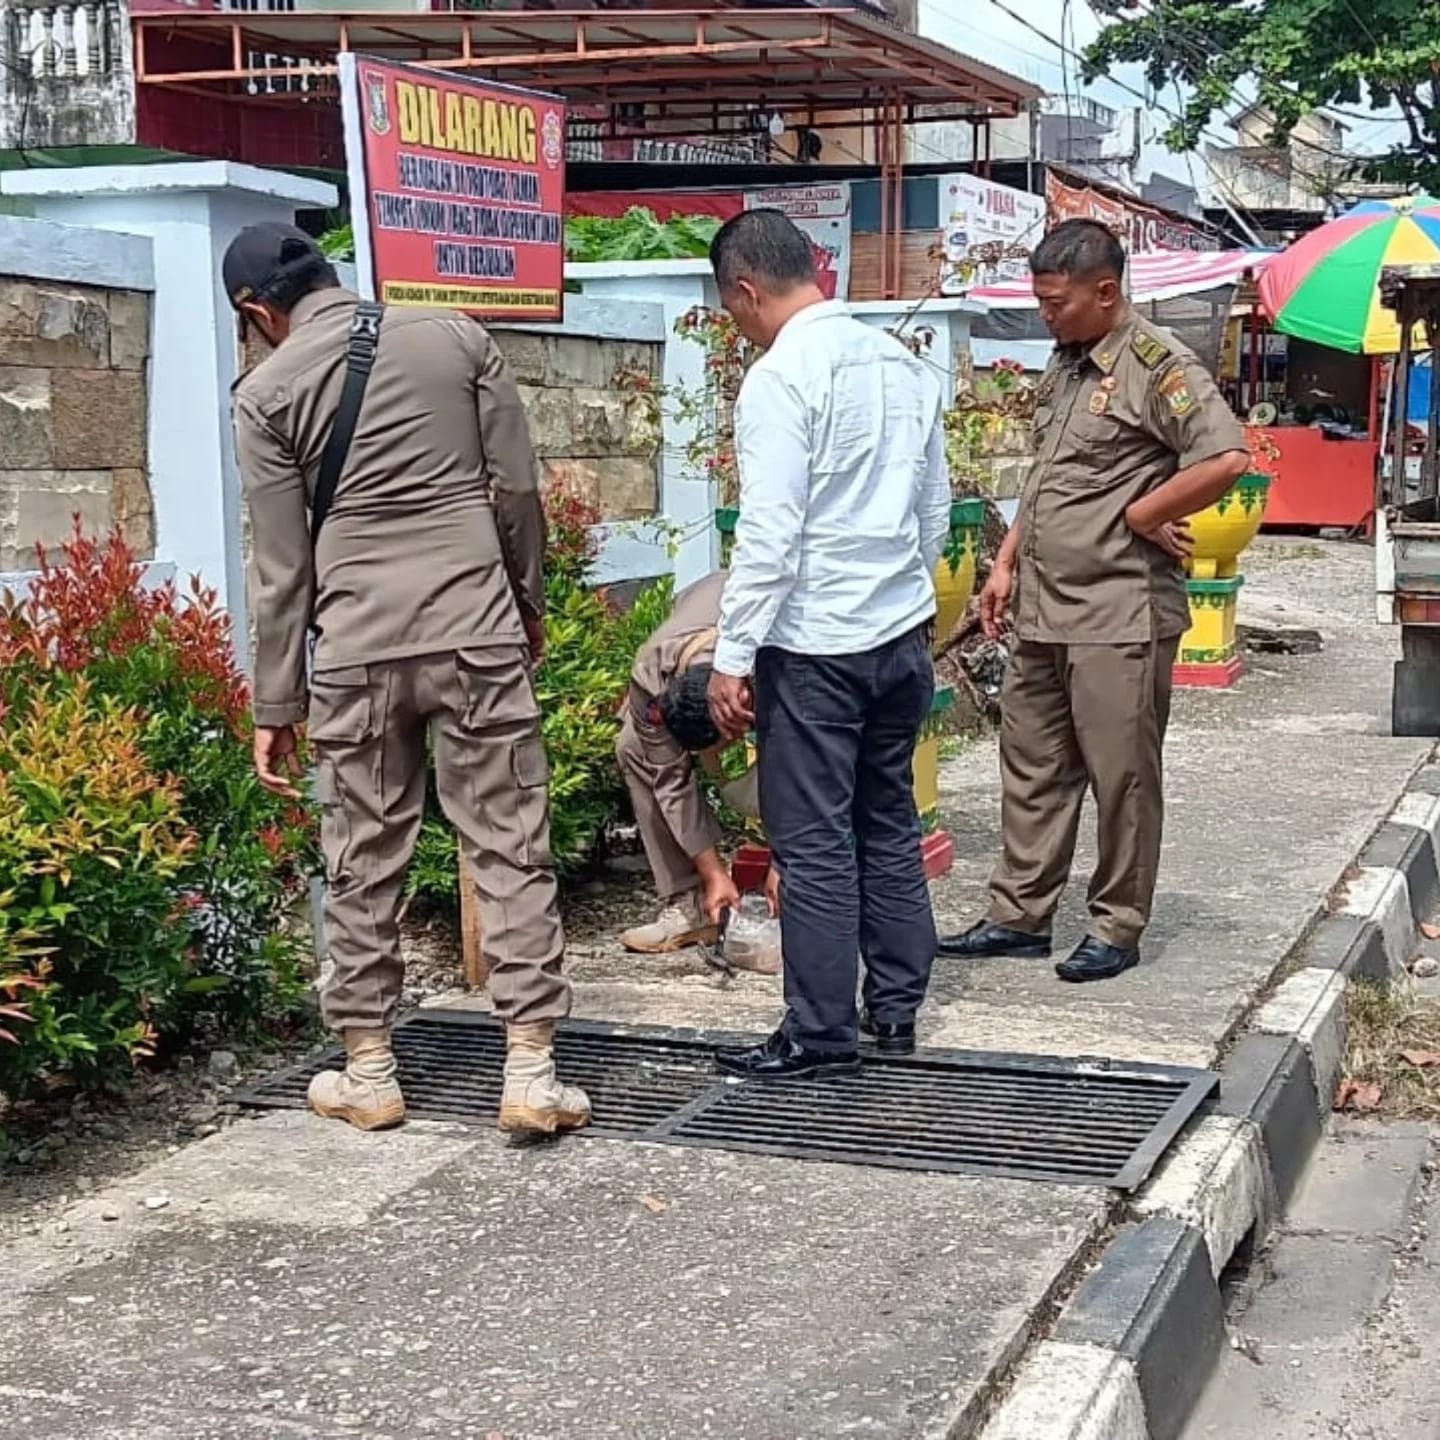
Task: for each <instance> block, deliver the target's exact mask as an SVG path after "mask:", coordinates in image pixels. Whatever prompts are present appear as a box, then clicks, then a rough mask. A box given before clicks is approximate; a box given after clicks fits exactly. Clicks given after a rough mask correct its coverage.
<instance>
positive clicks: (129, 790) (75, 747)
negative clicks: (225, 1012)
mask: <svg viewBox="0 0 1440 1440" xmlns="http://www.w3.org/2000/svg"><path fill="white" fill-rule="evenodd" d="M142 734H143V721H142V720H141V718H140V716H139V715H138V714H137V713H136V712H135V711H133V710H124V709H121V708H120V706H119V705H117V704H116V703H115V702H114V701H113V700H106V699H102V698H100V697H97V696H96V695H95V693H94V690H93V688H92V686H91V685H90V683H89V682H88V681H86V680H84V679H81V680H79V681H77V682H76V683H75V684H73V685H69V686H67V685H63V684H41V685H39V686H38V687H36V688H35V689H34V690H33V691H32V692H31V694H30V695H29V696H28V698H27V700H26V703H25V707H24V710H23V712H22V713H19V714H16V713H14V712H12V713H11V714H10V715H9V716H7V723H6V726H5V729H4V731H3V732H0V812H3V813H0V856H3V857H4V864H5V873H6V882H7V885H6V891H5V896H4V901H5V903H4V913H5V916H6V919H5V923H4V929H5V930H6V932H7V933H8V934H9V935H11V936H28V937H30V938H31V941H32V950H33V949H35V948H40V947H43V950H44V952H45V953H44V959H43V961H42V962H41V964H40V965H39V967H38V968H37V970H36V971H35V972H34V973H33V974H32V975H31V976H30V980H31V984H30V985H29V987H28V992H29V993H28V994H27V995H26V996H25V1009H24V1014H25V1019H24V1023H23V1024H21V1025H19V1026H16V1027H12V1028H11V1029H10V1031H9V1040H8V1041H7V1043H5V1044H4V1045H3V1046H0V1090H4V1091H5V1092H6V1093H9V1094H15V1093H23V1090H24V1088H25V1086H26V1084H27V1082H29V1081H31V1080H34V1079H36V1078H38V1077H40V1076H42V1075H44V1074H46V1073H65V1074H68V1075H69V1076H71V1077H72V1078H75V1079H78V1080H81V1081H89V1082H92V1083H93V1082H98V1081H103V1080H106V1079H109V1078H110V1077H111V1076H112V1075H113V1074H114V1073H116V1072H117V1071H118V1070H123V1069H125V1068H128V1066H129V1064H130V1062H131V1060H132V1059H133V1058H134V1057H136V1056H141V1055H145V1054H149V1053H151V1052H152V1050H153V1047H154V1045H155V1043H156V1041H157V1039H158V1037H159V1034H160V1031H161V1027H164V1026H165V1025H166V1024H167V1023H170V1022H173V1020H174V1018H175V1016H176V1014H177V1013H178V1012H179V1011H180V1010H182V1009H183V1008H184V999H185V996H186V994H187V993H188V990H187V987H189V986H191V984H192V982H193V980H194V978H195V972H194V965H193V961H194V949H193V941H192V932H191V927H190V925H189V924H188V923H187V922H186V918H185V913H184V907H183V901H182V898H181V897H182V895H183V879H182V877H183V876H184V874H185V871H186V868H187V865H188V863H189V860H190V857H191V856H192V855H193V853H194V851H195V849H196V845H197V840H196V836H195V835H194V833H193V832H192V831H191V830H190V829H189V827H188V826H186V824H185V822H184V818H183V816H182V815H181V812H180V796H179V789H178V786H176V784H175V783H174V782H173V781H171V780H169V779H168V778H166V779H161V778H158V777H157V776H156V775H155V774H154V772H153V771H152V770H151V768H150V766H149V764H148V762H147V760H146V758H145V755H144V752H143V749H142V747H141V736H142ZM11 963H12V966H13V959H12V962H11ZM20 978H21V977H19V976H18V975H17V974H16V972H15V970H14V969H13V968H12V969H11V972H10V974H8V975H6V976H5V983H6V986H7V989H13V988H14V987H15V985H16V983H17V981H18V980H19V979H20ZM15 1018H17V1017H16V1016H15V1014H14V1013H12V1014H11V1019H12V1020H13V1019H15Z"/></svg>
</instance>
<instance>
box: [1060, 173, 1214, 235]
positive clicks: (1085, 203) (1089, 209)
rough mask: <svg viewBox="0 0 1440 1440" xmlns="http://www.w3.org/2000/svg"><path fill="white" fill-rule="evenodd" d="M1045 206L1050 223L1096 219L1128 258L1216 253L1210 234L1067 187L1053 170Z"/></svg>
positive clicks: (1144, 209) (1139, 207) (1086, 190)
mask: <svg viewBox="0 0 1440 1440" xmlns="http://www.w3.org/2000/svg"><path fill="white" fill-rule="evenodd" d="M1045 204H1046V207H1047V208H1048V209H1049V212H1050V224H1051V225H1058V224H1059V223H1060V222H1061V221H1062V220H1077V219H1079V220H1098V221H1099V222H1100V223H1101V224H1102V225H1106V226H1108V227H1109V228H1110V229H1111V230H1113V231H1114V232H1115V233H1116V235H1118V236H1119V237H1120V240H1121V243H1122V244H1123V245H1124V246H1125V249H1126V250H1127V251H1128V252H1129V253H1130V254H1132V255H1142V254H1145V253H1147V252H1148V251H1151V250H1218V249H1219V248H1220V242H1219V241H1218V240H1217V239H1216V238H1215V237H1214V236H1212V235H1207V234H1206V233H1205V232H1204V231H1203V230H1199V229H1197V228H1196V227H1195V226H1194V225H1187V224H1186V223H1185V222H1184V221H1183V220H1172V219H1171V218H1170V217H1169V216H1168V215H1166V214H1164V213H1163V212H1162V211H1160V210H1153V209H1151V208H1150V207H1149V206H1148V205H1138V204H1132V203H1131V202H1129V201H1126V200H1119V199H1116V198H1115V197H1114V196H1111V195H1105V194H1102V193H1101V192H1100V191H1099V190H1092V189H1091V188H1090V187H1089V186H1088V185H1086V186H1083V187H1082V186H1078V185H1067V184H1066V183H1065V182H1064V181H1063V180H1061V179H1060V178H1059V177H1058V176H1057V175H1056V174H1055V173H1054V171H1047V172H1046V174H1045Z"/></svg>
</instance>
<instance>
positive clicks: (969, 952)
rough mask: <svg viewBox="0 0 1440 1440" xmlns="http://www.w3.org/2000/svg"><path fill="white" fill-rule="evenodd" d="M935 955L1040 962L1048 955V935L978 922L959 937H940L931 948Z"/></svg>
mask: <svg viewBox="0 0 1440 1440" xmlns="http://www.w3.org/2000/svg"><path fill="white" fill-rule="evenodd" d="M935 953H936V954H937V955H947V956H949V957H951V958H952V959H956V960H985V959H988V958H990V957H992V956H993V957H998V956H1005V957H1006V958H1008V959H1012V960H1044V959H1045V958H1046V956H1048V955H1049V954H1050V937H1049V936H1048V935H1031V934H1029V933H1028V932H1026V931H1024V930H1012V929H1011V928H1010V927H1009V926H1008V925H992V924H991V923H990V921H988V920H982V921H981V922H980V923H979V924H978V925H972V926H971V927H970V928H969V929H968V930H966V931H963V932H962V933H961V934H959V935H943V936H941V938H940V943H939V944H938V945H937V946H936V947H935Z"/></svg>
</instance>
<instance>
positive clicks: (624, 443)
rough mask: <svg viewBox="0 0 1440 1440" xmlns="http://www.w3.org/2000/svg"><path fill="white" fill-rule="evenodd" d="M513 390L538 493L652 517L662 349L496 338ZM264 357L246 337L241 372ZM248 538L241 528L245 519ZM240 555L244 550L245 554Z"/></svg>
mask: <svg viewBox="0 0 1440 1440" xmlns="http://www.w3.org/2000/svg"><path fill="white" fill-rule="evenodd" d="M491 333H492V334H493V335H494V337H495V341H496V343H497V344H498V345H499V346H500V349H501V351H502V352H503V353H504V355H505V359H506V360H507V361H508V362H509V365H510V368H511V370H512V371H513V373H514V375H515V382H516V384H517V385H518V386H519V388H520V398H521V400H522V401H523V402H524V405H525V413H526V415H527V416H528V417H529V420H530V436H531V439H532V441H533V442H534V445H535V454H536V458H537V459H538V460H539V462H540V479H541V483H542V484H543V485H545V486H552V485H560V486H563V487H565V488H566V489H568V490H570V491H573V492H574V493H576V494H578V495H580V496H582V497H583V498H585V499H587V500H589V501H591V502H592V503H594V504H595V505H597V506H599V508H600V512H601V514H602V516H603V517H604V518H605V519H606V520H638V519H644V518H646V517H648V516H652V515H654V514H656V512H657V511H658V510H659V508H660V454H659V451H660V429H659V420H658V415H657V413H656V404H655V401H654V400H653V398H649V397H647V395H646V393H645V388H646V387H645V386H644V385H637V384H636V379H637V377H643V380H644V381H645V382H648V389H649V392H650V395H652V396H653V394H654V392H655V391H656V389H657V388H658V387H659V385H660V375H661V364H662V359H663V352H664V347H663V346H662V345H659V344H654V343H649V342H645V341H631V340H602V339H598V338H596V337H594V336H590V335H544V334H537V333H536V332H534V331H528V330H503V329H496V330H494V331H492V332H491ZM265 353H266V347H265V344H264V342H263V341H262V340H260V339H259V338H258V336H256V335H255V333H254V331H253V330H252V331H251V332H250V339H249V342H248V343H247V345H246V347H245V352H244V356H243V362H242V363H243V366H244V368H247V369H248V368H249V367H251V366H253V365H255V364H258V363H259V361H260V360H262V359H263V358H264V356H265ZM247 531H248V518H247ZM246 554H247V555H248V554H249V545H248V543H247V544H246Z"/></svg>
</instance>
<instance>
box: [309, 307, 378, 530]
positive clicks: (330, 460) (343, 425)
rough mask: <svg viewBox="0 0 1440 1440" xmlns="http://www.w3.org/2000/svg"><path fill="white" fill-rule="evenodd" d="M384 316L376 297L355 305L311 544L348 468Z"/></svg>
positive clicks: (313, 503) (318, 488) (313, 515)
mask: <svg viewBox="0 0 1440 1440" xmlns="http://www.w3.org/2000/svg"><path fill="white" fill-rule="evenodd" d="M384 316H385V307H384V306H383V305H378V304H376V302H375V301H374V300H362V301H361V302H360V303H359V304H358V305H357V306H356V307H355V315H354V318H353V319H352V320H351V321H350V338H349V340H348V341H347V342H346V347H345V385H344V388H343V389H342V390H341V391H340V404H339V405H338V406H337V407H336V409H335V421H334V423H333V424H332V425H331V426H330V436H329V438H328V439H327V440H326V441H325V451H324V453H323V454H322V455H321V456H320V473H319V475H318V476H316V478H315V498H314V500H313V501H311V504H310V544H311V547H312V548H313V547H314V545H315V542H316V541H317V540H318V539H319V538H320V527H321V526H322V525H323V524H324V523H325V517H326V516H327V515H328V514H329V513H330V506H331V504H332V503H333V501H334V499H335V487H336V486H337V485H338V484H339V483H340V472H341V471H342V470H343V469H344V468H345V458H346V456H347V455H349V453H350V442H351V441H352V440H353V439H354V438H355V422H356V421H357V420H358V419H359V418H360V406H361V404H362V403H363V401H364V399H365V387H366V386H367V385H368V384H369V383H370V371H371V370H372V369H374V367H375V351H376V348H377V346H378V345H379V343H380V321H381V320H382V319H384Z"/></svg>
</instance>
